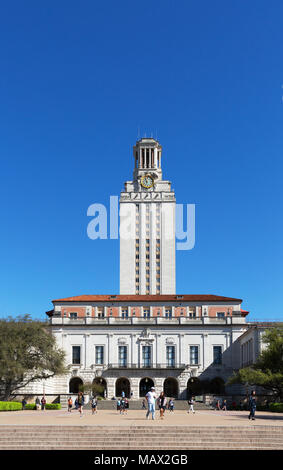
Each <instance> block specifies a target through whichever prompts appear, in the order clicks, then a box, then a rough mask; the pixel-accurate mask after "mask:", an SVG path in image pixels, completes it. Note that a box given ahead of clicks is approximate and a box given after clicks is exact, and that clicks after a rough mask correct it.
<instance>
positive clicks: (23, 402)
mask: <svg viewBox="0 0 283 470" xmlns="http://www.w3.org/2000/svg"><path fill="white" fill-rule="evenodd" d="M26 404H27V402H26V400H25V398H23V399H22V410H24V409H25V407H26Z"/></svg>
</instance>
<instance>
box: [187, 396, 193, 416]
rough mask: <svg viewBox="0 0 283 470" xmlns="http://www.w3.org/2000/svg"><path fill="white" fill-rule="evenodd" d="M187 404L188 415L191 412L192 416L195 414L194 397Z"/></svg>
mask: <svg viewBox="0 0 283 470" xmlns="http://www.w3.org/2000/svg"><path fill="white" fill-rule="evenodd" d="M188 404H189V407H190V408H189V411H188V413H190V412H191V411H192V412H193V414H195V410H194V404H195V400H194V397H192V398H191V399H190V400H189V401H188Z"/></svg>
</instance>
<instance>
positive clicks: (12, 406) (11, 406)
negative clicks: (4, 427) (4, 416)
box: [0, 401, 22, 411]
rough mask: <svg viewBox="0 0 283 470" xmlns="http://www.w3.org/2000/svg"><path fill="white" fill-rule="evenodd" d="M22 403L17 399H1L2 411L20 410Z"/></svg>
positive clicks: (0, 408) (0, 409)
mask: <svg viewBox="0 0 283 470" xmlns="http://www.w3.org/2000/svg"><path fill="white" fill-rule="evenodd" d="M21 409H22V404H21V403H19V402H17V401H0V411H19V410H21Z"/></svg>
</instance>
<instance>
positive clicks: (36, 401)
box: [35, 397, 40, 410]
mask: <svg viewBox="0 0 283 470" xmlns="http://www.w3.org/2000/svg"><path fill="white" fill-rule="evenodd" d="M35 407H36V409H37V410H39V409H40V399H39V398H38V397H36V399H35Z"/></svg>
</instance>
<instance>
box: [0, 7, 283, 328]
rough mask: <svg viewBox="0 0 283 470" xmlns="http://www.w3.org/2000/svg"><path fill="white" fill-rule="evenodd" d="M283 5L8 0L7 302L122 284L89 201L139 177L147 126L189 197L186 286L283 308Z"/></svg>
mask: <svg viewBox="0 0 283 470" xmlns="http://www.w3.org/2000/svg"><path fill="white" fill-rule="evenodd" d="M282 17H283V3H282V1H281V0H278V1H271V2H270V1H261V0H258V1H256V2H255V1H246V0H245V1H244V0H239V1H237V2H232V1H227V0H222V1H219V0H216V1H213V2H212V1H210V0H204V1H199V2H196V1H191V0H177V1H174V2H173V1H168V0H154V1H149V0H143V1H142V2H141V1H139V2H138V1H132V0H131V1H130V0H128V1H124V0H121V1H120V2H117V1H114V0H112V1H104V2H98V1H93V0H92V1H90V0H89V1H83V2H77V1H72V0H68V1H60V0H58V1H56V2H55V1H48V2H47V1H45V2H38V1H28V0H27V1H25V2H22V1H13V0H12V1H10V2H4V3H3V4H2V6H1V16H0V40H1V51H0V60H1V62H0V63H1V74H0V84H1V85H0V93H1V96H0V158H1V173H0V175H1V176H0V177H1V185H0V193H1V231H0V239H1V245H0V250H1V251H0V255H1V257H0V260H1V265H0V281H1V282H0V289H1V295H0V315H1V316H6V315H18V314H24V313H30V314H31V315H32V316H33V317H44V316H45V315H44V312H45V311H46V310H49V309H50V308H51V307H52V304H51V303H50V301H51V300H52V299H55V298H60V297H67V296H73V295H80V294H108V293H109V294H110V293H119V241H118V240H100V241H93V240H90V239H89V238H88V237H87V232H86V229H87V224H88V222H89V220H90V219H89V218H88V217H87V208H88V206H89V205H90V204H93V203H95V202H100V203H103V204H105V205H107V206H108V205H109V196H110V195H118V194H119V193H120V191H121V189H122V188H123V183H124V181H126V180H129V179H131V177H132V168H133V158H132V146H133V145H134V144H135V141H136V139H137V135H138V128H140V130H141V134H142V135H144V133H147V135H148V136H149V135H150V133H151V132H153V133H154V134H155V132H156V130H157V135H158V139H159V141H160V142H161V144H162V146H163V149H164V151H163V175H164V178H166V179H169V180H171V181H172V183H173V188H174V189H175V192H176V197H177V202H179V203H194V204H196V246H195V248H194V249H193V250H191V251H177V259H176V265H177V293H185V294H198V293H203V294H211V293H213V294H219V295H225V296H232V297H233V296H234V297H240V298H242V299H244V302H243V308H245V309H247V310H250V311H251V314H250V316H249V318H250V319H281V320H282V318H283V308H282V287H283V263H282V240H283V221H282V212H283V211H282V205H283V204H282V203H283V196H282V171H283V164H282V158H283V157H282V146H283V145H282V144H283V132H282V117H283V101H282V96H283V88H282V84H283V34H282V33H283V30H282Z"/></svg>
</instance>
